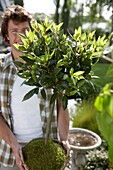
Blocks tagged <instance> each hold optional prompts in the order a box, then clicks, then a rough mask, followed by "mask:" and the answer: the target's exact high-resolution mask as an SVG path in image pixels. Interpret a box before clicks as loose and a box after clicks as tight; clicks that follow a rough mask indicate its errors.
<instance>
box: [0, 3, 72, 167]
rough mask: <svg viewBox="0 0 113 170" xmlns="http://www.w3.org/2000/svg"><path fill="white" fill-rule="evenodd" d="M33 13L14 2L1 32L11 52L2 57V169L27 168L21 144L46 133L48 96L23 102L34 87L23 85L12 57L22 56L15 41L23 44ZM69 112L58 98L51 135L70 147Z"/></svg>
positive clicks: (0, 130)
mask: <svg viewBox="0 0 113 170" xmlns="http://www.w3.org/2000/svg"><path fill="white" fill-rule="evenodd" d="M31 20H32V17H31V15H30V14H29V13H28V12H27V11H26V10H25V9H24V8H23V7H21V6H18V5H13V6H11V7H9V8H7V10H6V11H5V12H4V14H3V17H2V25H1V33H2V36H3V39H4V41H5V42H7V43H9V45H10V46H11V53H9V54H7V55H6V56H5V57H4V58H2V59H0V164H1V167H0V170H6V169H7V170H19V169H20V170H24V167H23V162H22V160H21V155H20V151H21V147H22V146H24V145H25V144H26V143H27V142H29V141H30V140H32V139H34V138H38V137H45V132H46V128H47V118H48V114H49V113H50V110H49V98H50V94H49V91H47V94H48V95H47V96H48V97H47V98H48V99H47V100H46V101H44V100H43V99H42V98H40V97H39V96H37V95H34V96H33V97H32V98H30V99H29V100H27V101H24V102H22V99H23V97H24V95H25V94H26V92H28V91H29V90H31V88H32V87H29V86H27V85H22V86H21V83H22V82H23V79H22V78H20V77H19V76H17V72H18V69H17V68H16V66H15V65H14V62H13V60H19V56H21V55H22V52H20V51H18V50H17V49H16V48H15V47H14V44H15V43H18V44H22V41H21V39H20V37H19V36H18V34H19V33H21V34H25V33H26V30H30V29H31V26H30V22H31ZM68 133H69V113H68V110H63V108H62V104H61V102H60V101H59V100H58V101H57V103H56V106H55V109H54V117H53V120H52V125H51V132H50V137H52V138H58V137H59V138H60V141H62V143H63V145H64V148H65V149H66V150H67V151H68V149H69V143H68Z"/></svg>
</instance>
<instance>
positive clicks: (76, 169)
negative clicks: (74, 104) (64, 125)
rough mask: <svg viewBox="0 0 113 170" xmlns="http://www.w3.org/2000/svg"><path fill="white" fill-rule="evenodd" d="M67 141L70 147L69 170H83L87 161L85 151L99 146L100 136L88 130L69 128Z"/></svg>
mask: <svg viewBox="0 0 113 170" xmlns="http://www.w3.org/2000/svg"><path fill="white" fill-rule="evenodd" d="M69 142H70V148H71V152H70V153H71V158H70V162H71V170H84V166H85V164H86V162H87V158H86V152H87V151H88V150H92V149H95V148H97V147H99V146H100V145H101V138H100V137H99V136H98V135H97V134H96V133H94V132H92V131H90V130H87V129H83V128H71V129H70V134H69Z"/></svg>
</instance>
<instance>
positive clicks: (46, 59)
mask: <svg viewBox="0 0 113 170" xmlns="http://www.w3.org/2000/svg"><path fill="white" fill-rule="evenodd" d="M62 24H63V23H60V24H59V25H56V24H55V23H54V22H49V20H48V18H46V19H45V21H44V22H42V23H37V22H33V23H32V24H31V25H32V27H33V31H32V30H30V31H27V32H26V35H20V37H21V39H22V42H23V45H18V44H16V45H15V47H16V48H17V49H18V50H20V51H22V52H23V56H22V57H21V59H22V60H24V63H22V64H21V62H17V65H18V67H19V73H18V74H19V75H20V76H21V77H23V78H25V79H26V80H27V81H26V83H27V84H28V85H32V84H34V85H35V86H36V87H37V88H38V89H40V88H41V95H42V97H43V98H44V99H46V89H53V94H52V97H51V101H50V103H53V102H54V101H55V99H56V98H59V99H60V100H62V104H63V107H64V108H66V107H67V100H68V97H69V96H73V95H75V94H76V93H77V92H79V93H80V91H84V83H85V82H86V81H87V82H90V81H91V79H92V77H91V67H92V66H93V64H95V63H96V62H97V61H98V60H97V59H98V58H99V57H100V55H101V54H102V52H103V50H104V46H105V44H106V41H107V40H106V39H105V37H99V38H98V40H97V41H96V39H95V31H93V32H90V33H87V32H84V33H83V32H82V29H81V27H79V28H78V29H76V30H75V32H74V35H71V36H67V35H66V34H64V32H63V30H62V29H61V28H62ZM28 80H30V81H28ZM31 80H32V83H31ZM33 92H34V93H36V91H31V92H30V93H28V95H27V97H25V98H29V96H32V94H33Z"/></svg>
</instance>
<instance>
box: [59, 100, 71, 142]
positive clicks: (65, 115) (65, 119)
mask: <svg viewBox="0 0 113 170" xmlns="http://www.w3.org/2000/svg"><path fill="white" fill-rule="evenodd" d="M69 122H70V119H69V112H68V109H66V110H64V109H63V107H62V103H61V101H58V129H59V136H60V140H61V141H66V140H68V135H69Z"/></svg>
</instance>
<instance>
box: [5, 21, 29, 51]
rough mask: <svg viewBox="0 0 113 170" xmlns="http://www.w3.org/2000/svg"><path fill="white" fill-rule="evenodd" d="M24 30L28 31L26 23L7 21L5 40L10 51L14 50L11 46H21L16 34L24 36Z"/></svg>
mask: <svg viewBox="0 0 113 170" xmlns="http://www.w3.org/2000/svg"><path fill="white" fill-rule="evenodd" d="M26 30H30V25H29V23H28V22H27V21H25V22H21V23H18V22H13V20H10V21H9V23H8V35H7V39H8V40H9V43H10V46H11V48H12V51H13V50H16V49H15V47H14V46H13V44H15V43H18V44H20V45H21V44H22V41H21V38H20V37H19V35H18V34H19V33H21V34H24V35H25V33H26Z"/></svg>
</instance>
